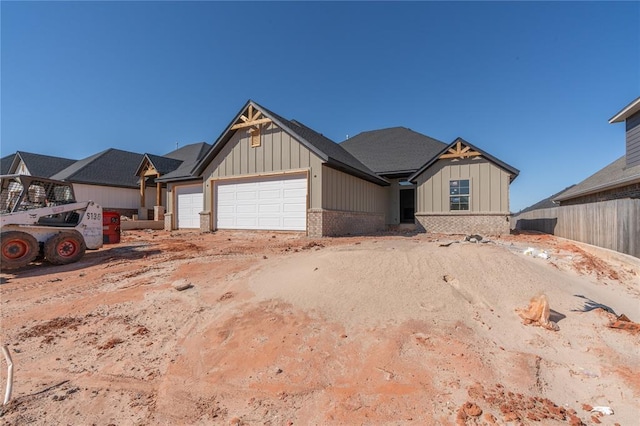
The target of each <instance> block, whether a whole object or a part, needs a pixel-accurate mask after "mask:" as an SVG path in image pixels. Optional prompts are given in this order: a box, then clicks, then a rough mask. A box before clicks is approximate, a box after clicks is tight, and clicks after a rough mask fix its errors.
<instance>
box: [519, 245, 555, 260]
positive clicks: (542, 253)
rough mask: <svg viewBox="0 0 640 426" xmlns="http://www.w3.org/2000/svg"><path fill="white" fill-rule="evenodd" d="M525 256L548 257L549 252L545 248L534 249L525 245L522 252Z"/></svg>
mask: <svg viewBox="0 0 640 426" xmlns="http://www.w3.org/2000/svg"><path fill="white" fill-rule="evenodd" d="M522 254H525V255H527V256H533V257H539V258H540V259H549V254H548V253H547V252H546V251H545V250H536V249H534V248H533V247H527V249H526V250H525V251H523V252H522Z"/></svg>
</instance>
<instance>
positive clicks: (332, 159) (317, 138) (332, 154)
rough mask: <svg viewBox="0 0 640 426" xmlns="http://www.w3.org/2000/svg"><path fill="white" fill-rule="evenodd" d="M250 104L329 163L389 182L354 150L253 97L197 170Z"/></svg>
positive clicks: (227, 137) (207, 160)
mask: <svg viewBox="0 0 640 426" xmlns="http://www.w3.org/2000/svg"><path fill="white" fill-rule="evenodd" d="M249 105H252V106H253V107H254V108H257V109H258V110H260V111H262V113H263V114H264V115H265V116H266V117H267V118H270V119H271V120H272V121H273V122H274V123H275V124H276V125H278V127H280V128H281V129H282V130H284V131H285V132H287V133H289V134H290V135H292V136H293V137H294V138H296V139H297V140H298V141H299V142H300V143H302V144H303V145H304V146H306V147H307V148H308V149H309V150H311V151H312V152H314V153H315V154H316V155H318V156H319V157H320V158H322V159H323V160H324V161H326V162H327V164H328V165H330V166H332V167H334V168H336V169H339V170H341V171H344V172H346V173H349V174H352V175H354V176H358V177H361V178H363V179H366V180H368V181H371V182H374V183H376V184H378V185H388V184H389V183H388V182H387V181H386V180H385V179H383V178H381V177H380V176H378V175H376V174H375V173H374V172H373V171H372V170H370V169H369V168H368V167H367V166H365V165H364V164H362V163H361V162H360V161H359V160H358V159H357V158H355V157H354V156H353V155H352V154H351V153H349V152H348V151H346V150H345V149H343V148H342V147H341V146H340V145H338V144H337V143H335V142H334V141H332V140H331V139H329V138H327V137H326V136H324V135H322V134H321V133H318V132H316V131H315V130H313V129H311V128H309V127H307V126H305V125H304V124H302V123H300V122H299V121H295V120H287V119H286V118H283V117H281V116H280V115H278V114H276V113H274V112H272V111H270V110H268V109H267V108H264V107H263V106H261V105H258V104H257V103H255V102H253V101H251V100H249V101H248V102H247V103H246V104H245V105H244V106H243V107H242V109H241V110H240V112H239V113H238V114H237V115H236V117H235V118H234V119H233V120H232V121H231V124H229V126H228V127H227V128H226V129H225V130H224V131H223V132H222V134H221V135H220V137H219V138H218V140H217V141H216V142H215V143H214V144H213V147H212V148H211V150H210V151H209V152H208V153H207V155H206V156H205V157H203V159H202V160H201V161H200V162H199V164H198V166H197V168H196V169H195V171H194V173H195V174H199V173H202V171H203V170H204V168H205V167H206V166H207V164H209V163H210V162H211V160H213V158H214V157H215V156H216V155H217V154H218V152H220V150H221V149H222V148H223V147H224V145H225V144H226V143H227V142H228V141H229V140H230V139H231V137H232V135H233V134H234V133H235V131H234V130H232V129H231V127H232V126H233V123H235V122H236V121H237V120H238V118H239V117H240V115H241V114H242V112H243V111H244V110H245V109H246V108H248V106H249Z"/></svg>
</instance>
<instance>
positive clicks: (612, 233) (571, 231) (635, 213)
mask: <svg viewBox="0 0 640 426" xmlns="http://www.w3.org/2000/svg"><path fill="white" fill-rule="evenodd" d="M511 223H512V226H513V227H514V228H515V229H521V230H529V231H540V232H544V233H547V234H553V235H557V236H559V237H563V238H568V239H570V240H575V241H581V242H583V243H587V244H592V245H594V246H599V247H604V248H608V249H611V250H615V251H619V252H622V253H626V254H630V255H632V256H635V257H640V200H632V199H623V200H611V201H600V202H597V203H589V204H577V205H573V206H561V207H553V208H550V209H539V210H532V211H529V212H525V213H521V214H518V215H516V216H514V217H513V220H512V222H511Z"/></svg>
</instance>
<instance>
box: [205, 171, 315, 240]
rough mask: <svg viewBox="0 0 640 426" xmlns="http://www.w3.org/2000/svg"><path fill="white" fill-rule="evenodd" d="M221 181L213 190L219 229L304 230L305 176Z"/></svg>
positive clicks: (305, 219) (305, 218)
mask: <svg viewBox="0 0 640 426" xmlns="http://www.w3.org/2000/svg"><path fill="white" fill-rule="evenodd" d="M256 179H257V180H256V181H251V182H246V181H244V182H223V183H219V184H218V185H217V191H216V206H217V207H216V225H217V227H218V228H220V229H225V228H226V229H264V230H299V231H304V230H306V229H307V179H306V178H300V177H299V176H293V177H292V176H286V177H282V176H272V177H268V178H264V177H263V178H256Z"/></svg>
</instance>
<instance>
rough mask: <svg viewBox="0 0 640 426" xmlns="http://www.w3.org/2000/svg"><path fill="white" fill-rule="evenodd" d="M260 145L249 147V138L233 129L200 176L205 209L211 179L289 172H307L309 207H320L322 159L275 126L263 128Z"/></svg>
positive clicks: (210, 204)
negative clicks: (203, 187) (229, 136)
mask: <svg viewBox="0 0 640 426" xmlns="http://www.w3.org/2000/svg"><path fill="white" fill-rule="evenodd" d="M260 133H261V134H260V146H259V147H251V135H250V134H249V133H248V132H247V131H246V130H244V129H239V130H237V131H236V132H235V133H234V134H233V136H232V137H231V139H230V140H229V141H228V142H227V143H226V145H225V146H224V147H223V148H222V150H221V151H220V152H219V153H218V155H216V157H215V158H214V159H213V161H212V162H211V163H210V164H209V165H208V166H207V168H206V169H205V170H204V172H203V174H202V176H203V177H204V179H205V182H206V189H205V210H211V208H212V200H211V197H210V194H211V187H210V185H211V184H210V180H211V179H220V178H229V177H249V176H254V175H261V174H264V175H266V174H274V173H278V172H287V171H292V170H300V171H303V170H309V204H310V207H311V208H320V207H321V205H322V159H320V157H318V156H317V155H316V154H314V153H313V152H311V151H310V150H309V149H307V148H306V147H305V146H304V145H302V144H301V143H300V142H298V141H297V140H296V139H295V138H293V137H292V136H291V135H289V134H288V133H286V132H284V131H283V130H282V129H280V128H279V127H277V126H276V125H275V124H273V123H272V124H269V125H268V126H263V128H262V130H261V132H260Z"/></svg>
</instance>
